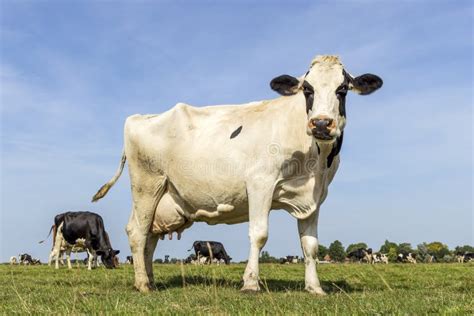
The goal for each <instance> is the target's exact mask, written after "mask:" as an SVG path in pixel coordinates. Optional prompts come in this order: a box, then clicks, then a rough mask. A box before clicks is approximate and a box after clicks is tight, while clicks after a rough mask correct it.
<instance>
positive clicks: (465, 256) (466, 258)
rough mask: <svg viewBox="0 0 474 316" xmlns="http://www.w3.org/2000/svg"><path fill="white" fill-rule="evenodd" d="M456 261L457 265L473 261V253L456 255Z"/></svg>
mask: <svg viewBox="0 0 474 316" xmlns="http://www.w3.org/2000/svg"><path fill="white" fill-rule="evenodd" d="M456 260H457V262H459V263H463V262H470V261H474V252H465V253H464V254H463V253H457V255H456Z"/></svg>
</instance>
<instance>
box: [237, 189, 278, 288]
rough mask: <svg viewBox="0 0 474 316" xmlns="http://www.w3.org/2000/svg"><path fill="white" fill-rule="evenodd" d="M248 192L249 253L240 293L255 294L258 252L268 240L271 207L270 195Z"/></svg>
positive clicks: (257, 285) (257, 279) (257, 286)
mask: <svg viewBox="0 0 474 316" xmlns="http://www.w3.org/2000/svg"><path fill="white" fill-rule="evenodd" d="M258 193H259V192H255V193H254V194H252V193H251V192H249V239H250V253H249V260H248V263H247V267H246V268H245V272H244V278H243V279H244V286H243V287H242V289H241V291H245V292H256V291H259V290H260V286H259V284H258V281H259V278H258V273H259V270H258V259H259V257H260V251H261V250H262V248H263V246H265V243H266V242H267V238H268V214H269V211H270V206H271V194H265V193H264V192H262V193H263V194H262V193H260V194H261V195H260V196H259V195H258Z"/></svg>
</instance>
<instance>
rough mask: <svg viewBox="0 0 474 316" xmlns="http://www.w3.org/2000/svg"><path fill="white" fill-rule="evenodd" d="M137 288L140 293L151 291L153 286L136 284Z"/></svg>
mask: <svg viewBox="0 0 474 316" xmlns="http://www.w3.org/2000/svg"><path fill="white" fill-rule="evenodd" d="M135 288H136V289H137V290H138V291H139V292H140V293H150V292H151V288H150V286H149V285H148V284H135Z"/></svg>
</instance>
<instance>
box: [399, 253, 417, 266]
mask: <svg viewBox="0 0 474 316" xmlns="http://www.w3.org/2000/svg"><path fill="white" fill-rule="evenodd" d="M397 261H398V262H408V263H413V264H416V254H415V253H411V252H410V253H408V254H406V253H399V254H398V257H397Z"/></svg>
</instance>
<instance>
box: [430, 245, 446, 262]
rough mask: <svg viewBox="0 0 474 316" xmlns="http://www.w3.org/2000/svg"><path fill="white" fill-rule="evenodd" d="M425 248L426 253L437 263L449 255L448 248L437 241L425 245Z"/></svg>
mask: <svg viewBox="0 0 474 316" xmlns="http://www.w3.org/2000/svg"><path fill="white" fill-rule="evenodd" d="M426 248H428V253H429V254H430V255H432V256H434V257H435V258H436V260H438V261H441V259H443V258H444V257H445V256H447V255H450V254H451V252H450V251H449V248H448V246H447V245H445V244H443V243H442V242H439V241H434V242H431V243H429V244H427V245H426ZM443 261H444V260H443ZM445 262H449V258H446V261H445Z"/></svg>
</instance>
